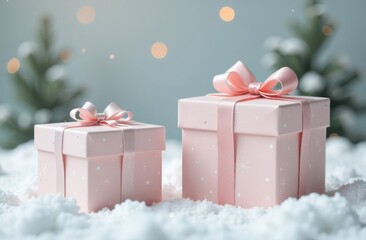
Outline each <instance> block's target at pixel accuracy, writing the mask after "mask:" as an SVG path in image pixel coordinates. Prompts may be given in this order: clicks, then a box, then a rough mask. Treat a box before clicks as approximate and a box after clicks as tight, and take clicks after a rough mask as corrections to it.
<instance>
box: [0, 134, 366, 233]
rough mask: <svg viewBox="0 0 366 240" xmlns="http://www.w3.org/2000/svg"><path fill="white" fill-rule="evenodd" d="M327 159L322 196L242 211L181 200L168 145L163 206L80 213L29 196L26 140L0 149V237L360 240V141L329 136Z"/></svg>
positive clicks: (365, 190) (176, 151)
mask: <svg viewBox="0 0 366 240" xmlns="http://www.w3.org/2000/svg"><path fill="white" fill-rule="evenodd" d="M326 158H327V162H326V169H327V170H326V171H327V172H326V188H327V191H328V192H327V193H326V194H324V195H319V194H310V195H307V196H303V197H301V198H300V199H288V200H286V201H284V202H283V203H282V204H281V205H278V206H276V207H273V208H268V209H265V208H251V209H243V208H240V207H235V206H229V205H225V206H220V205H217V204H214V203H212V202H209V201H192V200H189V199H181V185H182V182H181V168H182V165H181V146H180V144H179V143H177V142H171V141H170V142H168V143H167V151H166V152H165V153H164V157H163V199H164V201H163V202H161V203H158V204H155V205H153V206H151V207H148V206H146V205H145V203H143V202H137V201H130V200H127V201H125V202H123V203H121V204H117V205H116V206H115V207H114V209H113V210H109V209H103V210H101V211H99V212H97V213H91V214H84V213H79V212H78V211H79V208H78V206H77V204H76V202H75V201H74V200H73V199H65V198H63V197H61V196H44V197H40V198H38V197H36V191H37V185H36V177H35V176H36V172H37V161H36V159H37V156H36V152H35V150H34V149H33V146H32V143H27V144H24V145H22V146H19V147H18V148H17V149H15V150H13V151H3V150H0V168H1V169H2V173H3V174H2V175H0V239H68V240H71V239H91V240H94V239H111V240H113V239H138V240H144V239H152V240H168V239H174V240H181V239H182V240H183V239H184V240H186V239H189V240H191V239H192V240H196V239H197V240H198V239H203V240H206V239H207V240H212V239H214V240H215V239H252V240H256V239H279V240H287V239H300V240H302V239H366V227H365V226H366V171H365V170H364V169H366V143H360V144H358V145H352V144H351V143H350V142H349V141H348V140H346V139H343V138H332V139H329V140H328V141H327V155H326Z"/></svg>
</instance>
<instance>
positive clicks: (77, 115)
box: [70, 102, 133, 125]
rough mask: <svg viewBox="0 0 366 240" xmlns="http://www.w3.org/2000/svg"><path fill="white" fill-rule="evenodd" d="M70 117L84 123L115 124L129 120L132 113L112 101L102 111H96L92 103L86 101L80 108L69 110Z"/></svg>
mask: <svg viewBox="0 0 366 240" xmlns="http://www.w3.org/2000/svg"><path fill="white" fill-rule="evenodd" d="M70 117H71V118H73V119H74V120H76V121H78V122H80V123H82V124H86V125H96V124H101V125H117V124H124V123H128V122H130V121H131V120H132V118H133V114H132V112H129V111H126V110H123V109H121V108H120V107H119V106H118V105H117V104H115V103H114V102H112V103H110V104H109V105H108V106H107V107H106V108H105V109H104V112H103V113H98V112H97V108H96V107H95V106H94V104H93V103H91V102H86V103H85V104H84V105H83V106H82V107H81V108H75V109H73V110H71V112H70Z"/></svg>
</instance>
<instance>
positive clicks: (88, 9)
mask: <svg viewBox="0 0 366 240" xmlns="http://www.w3.org/2000/svg"><path fill="white" fill-rule="evenodd" d="M76 18H77V20H78V22H79V23H80V24H84V25H86V24H90V23H92V22H93V21H94V19H95V9H94V8H93V7H92V6H84V7H82V8H80V9H79V11H78V12H77V14H76Z"/></svg>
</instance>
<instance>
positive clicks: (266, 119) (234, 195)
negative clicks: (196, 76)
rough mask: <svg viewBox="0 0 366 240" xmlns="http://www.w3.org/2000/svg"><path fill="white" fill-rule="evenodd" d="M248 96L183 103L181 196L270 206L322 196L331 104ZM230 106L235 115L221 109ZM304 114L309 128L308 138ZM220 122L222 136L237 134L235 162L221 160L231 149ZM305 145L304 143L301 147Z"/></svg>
mask: <svg viewBox="0 0 366 240" xmlns="http://www.w3.org/2000/svg"><path fill="white" fill-rule="evenodd" d="M295 87H296V86H295ZM250 97H251V96H249V98H248V99H247V100H244V101H240V99H241V98H242V96H220V95H208V96H201V97H193V98H186V99H180V100H179V110H178V126H179V127H180V128H182V144H183V146H182V147H183V149H182V151H183V152H182V154H183V183H182V184H183V197H185V198H190V199H192V200H203V199H207V200H210V201H212V202H215V203H220V204H235V205H237V206H241V207H255V206H257V207H270V206H273V205H275V204H278V203H280V202H282V201H283V200H285V199H287V198H289V197H299V196H301V195H304V194H308V193H311V192H317V193H323V192H324V188H325V186H324V185H325V139H326V127H327V126H328V125H329V99H327V98H319V97H291V99H280V98H278V99H273V98H254V99H250ZM230 101H231V102H235V104H234V107H233V112H232V113H230V111H229V112H227V111H226V112H225V111H221V112H220V109H219V107H220V105H225V104H226V103H227V102H230ZM303 105H306V106H307V107H308V108H307V111H308V112H304V111H303ZM305 113H306V114H307V116H305V117H307V118H308V123H307V125H308V126H306V128H307V129H306V131H307V132H306V137H305V136H304V138H302V134H303V127H304V126H303V125H304V123H303V120H304V118H303V117H304V116H303V114H305ZM230 114H231V115H233V116H232V121H233V123H232V124H233V133H230V132H229V131H228V130H226V129H225V126H226V125H230V121H227V122H225V121H226V120H223V119H225V118H227V116H228V115H230ZM229 119H230V117H229ZM220 124H221V127H222V126H224V128H223V129H221V131H223V132H222V133H221V134H224V135H225V134H229V135H230V134H232V139H233V145H234V146H233V159H229V158H225V157H224V158H223V159H220V160H219V156H220V154H221V153H222V152H224V151H226V150H227V149H228V148H230V147H231V146H230V144H228V143H227V142H225V141H222V140H221V142H220V140H219V137H218V135H219V134H218V126H220ZM301 141H304V142H305V141H306V143H303V144H305V145H304V146H303V148H302V149H300V147H301ZM300 151H303V153H302V154H300ZM300 155H301V156H302V157H301V158H302V159H300ZM300 160H301V161H300Z"/></svg>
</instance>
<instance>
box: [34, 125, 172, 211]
mask: <svg viewBox="0 0 366 240" xmlns="http://www.w3.org/2000/svg"><path fill="white" fill-rule="evenodd" d="M76 126H77V123H55V124H43V125H36V126H35V140H34V144H35V147H36V148H37V149H38V195H40V196H42V195H45V194H57V193H59V190H58V187H57V186H58V184H60V183H59V182H58V181H63V179H61V180H60V179H59V176H58V173H57V171H58V170H57V167H59V166H57V162H56V159H55V158H56V154H55V149H56V148H55V134H56V132H57V129H58V128H61V129H64V128H65V127H67V128H66V129H65V130H64V132H63V147H62V149H63V150H62V154H63V161H64V195H65V196H66V197H72V198H75V199H76V201H77V203H78V205H79V206H80V210H81V211H83V212H91V211H98V210H100V209H101V208H104V207H107V208H112V207H113V206H114V205H115V204H117V203H120V202H122V201H124V200H125V199H132V200H137V201H144V202H146V204H148V205H150V204H152V203H156V202H159V201H161V197H162V192H161V191H162V190H161V163H162V162H161V161H162V150H164V149H165V129H164V127H162V126H156V125H150V124H144V123H137V122H134V123H133V124H130V125H128V126H117V127H111V126H103V125H101V126H100V125H99V126H79V127H76ZM126 149H134V151H133V152H131V151H128V152H126Z"/></svg>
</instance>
